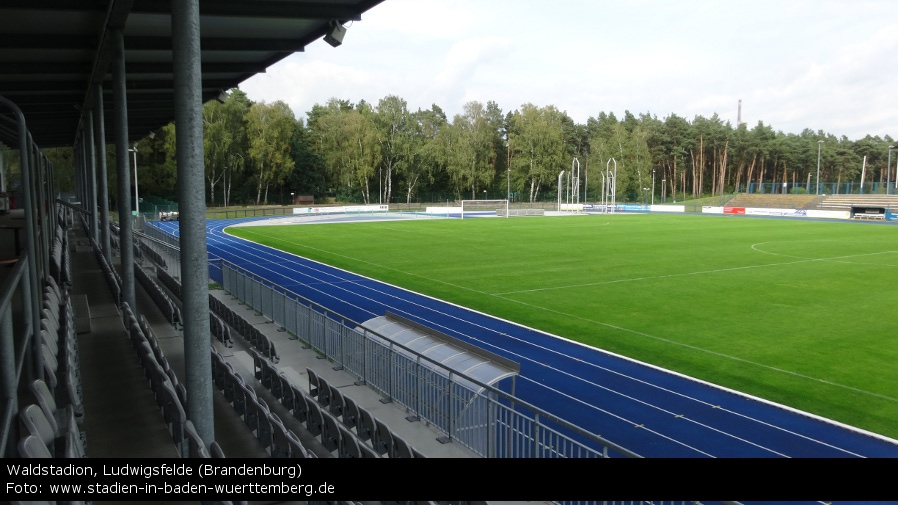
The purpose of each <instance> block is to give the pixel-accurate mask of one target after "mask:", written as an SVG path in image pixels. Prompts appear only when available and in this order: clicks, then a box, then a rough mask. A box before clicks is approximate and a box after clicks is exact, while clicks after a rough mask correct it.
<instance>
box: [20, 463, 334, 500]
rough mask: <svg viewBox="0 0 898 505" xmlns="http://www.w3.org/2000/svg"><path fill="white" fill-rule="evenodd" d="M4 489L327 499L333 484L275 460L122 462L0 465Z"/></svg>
mask: <svg viewBox="0 0 898 505" xmlns="http://www.w3.org/2000/svg"><path fill="white" fill-rule="evenodd" d="M3 466H4V467H5V469H6V475H5V480H6V482H5V484H4V491H5V494H6V496H10V497H16V498H17V499H25V500H28V499H38V498H45V497H51V498H53V497H56V499H64V498H72V499H76V498H85V499H95V500H103V499H104V498H102V495H111V494H115V495H119V496H122V495H126V496H127V495H130V496H131V497H132V498H135V499H136V498H137V497H152V496H157V497H159V496H179V497H182V498H203V497H229V496H239V497H243V499H246V498H270V497H275V496H290V497H305V498H311V497H322V498H323V497H333V495H334V493H335V492H336V489H335V488H336V486H335V485H334V484H333V483H328V482H326V481H313V480H312V479H310V478H303V468H302V466H300V465H299V464H296V463H294V462H289V460H285V461H284V462H282V463H281V462H278V461H276V460H272V461H266V462H255V461H254V462H252V463H244V462H238V461H233V462H230V463H228V462H226V461H225V460H217V461H216V462H214V463H209V462H208V460H206V462H202V461H201V460H192V461H189V462H185V463H168V462H164V463H163V462H160V463H158V464H153V463H146V462H140V463H123V462H120V461H119V462H102V463H100V462H88V461H85V462H81V461H79V462H77V463H70V462H65V463H63V462H59V463H50V462H40V463H32V462H27V463H25V462H17V463H5V464H4V465H3Z"/></svg>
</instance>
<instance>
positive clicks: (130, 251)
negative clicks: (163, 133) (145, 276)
mask: <svg viewBox="0 0 898 505" xmlns="http://www.w3.org/2000/svg"><path fill="white" fill-rule="evenodd" d="M110 33H111V34H112V50H113V55H112V63H111V67H112V94H113V97H114V102H113V103H114V107H113V108H114V109H115V110H114V111H113V112H114V117H115V125H114V128H115V171H116V174H117V177H118V221H119V253H120V254H121V277H122V301H123V302H126V303H127V304H128V306H129V307H131V311H133V312H134V314H135V315H137V314H138V313H139V312H140V311H138V310H137V302H136V297H135V294H134V247H132V245H131V244H132V243H133V242H134V240H133V238H132V237H133V234H132V226H131V168H130V166H129V163H128V159H129V156H128V96H127V92H126V90H125V38H124V35H123V34H122V30H121V29H119V28H115V29H113V30H112V31H111V32H110Z"/></svg>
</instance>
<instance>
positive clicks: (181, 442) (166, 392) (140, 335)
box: [122, 303, 224, 457]
mask: <svg viewBox="0 0 898 505" xmlns="http://www.w3.org/2000/svg"><path fill="white" fill-rule="evenodd" d="M122 319H123V321H124V324H125V327H126V328H127V329H128V332H129V335H130V338H131V343H132V345H133V346H134V349H135V351H136V353H137V357H138V360H139V362H140V364H141V366H142V367H143V369H144V373H145V374H146V378H147V383H148V384H149V386H150V389H151V390H152V391H153V393H154V395H155V397H156V403H157V404H158V405H159V408H160V410H161V412H162V416H163V419H164V420H165V423H166V425H168V428H169V433H170V434H171V436H172V441H173V442H174V443H175V445H176V446H177V447H178V449H179V451H180V454H181V456H182V457H211V453H212V452H214V453H215V454H216V455H217V456H219V457H224V454H223V453H222V451H221V448H220V447H218V445H217V444H216V443H215V442H213V443H212V445H211V447H210V448H208V449H207V448H206V445H205V443H204V442H203V440H202V438H201V437H200V435H199V433H198V432H197V431H196V427H195V426H194V425H193V422H192V421H191V420H190V419H188V418H187V414H186V410H185V405H186V402H187V389H186V387H185V386H184V384H183V383H182V382H180V381H179V380H178V376H177V374H176V373H175V371H174V370H173V369H172V367H171V365H170V364H169V362H168V359H167V358H166V357H165V353H164V352H163V351H162V348H161V346H160V345H159V341H158V339H157V337H156V335H155V333H154V332H153V329H152V327H151V326H150V324H149V322H148V321H147V320H146V318H145V317H143V315H141V316H140V318H139V319H138V318H137V317H135V316H134V313H133V312H132V311H131V308H130V307H129V306H128V304H127V303H123V304H122Z"/></svg>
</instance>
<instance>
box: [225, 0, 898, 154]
mask: <svg viewBox="0 0 898 505" xmlns="http://www.w3.org/2000/svg"><path fill="white" fill-rule="evenodd" d="M892 5H893V3H891V2H889V1H888V0H867V1H849V0H828V1H810V0H796V1H794V2H792V1H790V2H781V1H773V0H769V1H768V0H751V1H749V0H726V1H718V0H683V1H682V2H667V1H663V0H633V1H628V2H617V3H609V2H585V1H577V0H553V1H552V2H549V1H539V0H530V1H527V0H490V1H489V2H483V1H478V0H428V1H426V2H422V1H420V0H386V1H384V2H383V3H382V4H379V5H377V6H376V7H374V8H373V9H371V10H370V11H369V12H367V13H365V14H364V15H363V16H362V17H363V19H362V21H360V22H356V23H353V24H352V25H351V26H350V27H349V30H348V32H347V35H346V39H345V40H344V44H343V45H342V46H340V47H339V48H336V49H334V48H331V47H330V46H328V45H327V44H325V43H323V42H321V41H318V42H316V43H314V44H312V45H310V46H309V47H308V48H307V49H306V52H305V53H300V54H297V55H295V56H292V57H290V58H288V59H287V60H285V62H283V63H282V64H279V65H276V66H275V67H273V68H272V69H270V70H269V72H268V74H263V75H261V76H259V77H256V78H253V79H251V80H250V81H248V82H247V83H245V85H243V86H241V87H242V88H243V89H244V90H246V91H247V93H248V94H249V95H250V98H252V99H253V100H267V101H271V100H276V99H283V100H285V101H287V102H288V103H290V105H291V106H292V107H293V108H294V110H295V111H296V112H297V114H298V115H304V114H305V112H306V111H308V110H310V109H311V107H312V105H314V104H315V103H324V102H325V101H327V100H328V99H329V98H330V97H334V96H336V97H338V98H341V99H346V100H350V101H352V102H358V101H359V100H361V99H365V100H367V101H369V102H373V103H376V102H377V101H378V100H379V99H380V98H383V97H384V96H386V95H389V94H395V95H398V96H400V97H402V98H404V99H405V100H406V101H407V102H408V104H409V108H410V109H412V110H414V109H417V108H429V107H430V105H431V104H434V103H436V104H437V105H439V106H440V107H442V108H443V109H444V110H445V111H446V113H447V114H448V115H449V116H450V117H451V116H452V115H454V114H457V113H460V112H461V109H462V106H463V104H464V103H465V102H467V101H470V100H478V101H481V102H486V101H490V100H492V101H495V102H497V103H498V104H499V106H500V107H501V108H503V110H506V111H508V110H514V109H516V108H518V107H520V105H521V104H523V103H526V102H531V103H534V104H538V105H550V104H551V105H555V106H557V107H558V108H559V109H560V110H565V111H567V112H568V114H570V115H571V117H572V118H573V119H574V120H575V121H577V122H581V123H582V122H585V121H586V120H587V119H588V118H589V117H590V116H596V115H598V114H599V113H600V112H614V113H615V114H616V115H618V116H619V117H620V116H621V115H622V114H623V112H624V111H625V110H629V111H631V112H633V113H635V114H638V113H644V112H648V113H651V114H653V115H655V116H658V117H662V118H663V117H664V116H667V115H669V114H671V113H675V114H677V115H679V116H682V117H685V118H689V119H691V118H693V117H694V116H695V115H703V116H706V117H707V116H710V115H711V114H714V113H715V112H716V113H718V114H719V115H720V117H721V118H722V119H723V120H724V121H730V122H732V123H733V124H735V120H736V108H737V102H738V100H739V99H740V98H741V99H742V100H743V120H744V121H745V122H746V123H748V124H749V125H752V126H753V125H754V124H756V123H757V122H758V121H759V120H760V121H763V122H764V123H765V124H768V125H770V126H772V127H773V128H775V129H778V130H783V131H786V132H794V133H799V132H800V131H801V130H802V129H804V128H811V129H814V130H817V129H822V130H824V131H826V132H828V133H832V134H835V135H843V134H844V135H848V136H849V138H856V137H862V136H864V135H866V134H867V133H870V134H873V135H886V134H890V135H892V136H893V137H895V136H898V128H896V126H898V107H895V105H894V103H893V102H894V101H895V100H894V99H893V96H894V92H893V89H894V86H895V84H896V83H898V65H894V64H893V63H892V60H891V59H890V58H891V56H892V55H894V54H896V49H898V37H896V36H895V34H896V33H898V18H896V19H894V20H893V17H891V16H890V13H891V12H892V10H893V9H891V7H892Z"/></svg>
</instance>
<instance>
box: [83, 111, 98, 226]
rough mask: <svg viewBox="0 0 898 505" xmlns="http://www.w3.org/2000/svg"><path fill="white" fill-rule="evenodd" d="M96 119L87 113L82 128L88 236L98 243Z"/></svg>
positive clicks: (89, 112) (90, 113) (92, 113)
mask: <svg viewBox="0 0 898 505" xmlns="http://www.w3.org/2000/svg"><path fill="white" fill-rule="evenodd" d="M96 120H97V119H96V118H95V117H94V111H93V110H89V111H87V124H86V125H85V127H84V128H83V131H84V137H85V139H86V140H85V145H84V154H85V155H86V156H87V168H88V177H87V180H88V182H89V184H88V192H89V193H90V198H89V199H88V200H87V203H88V205H89V207H88V208H89V209H90V236H91V238H93V239H94V240H97V241H99V240H100V236H99V229H98V228H97V226H98V225H97V186H98V185H97V182H98V181H97V152H96V149H95V142H94V121H96Z"/></svg>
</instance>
